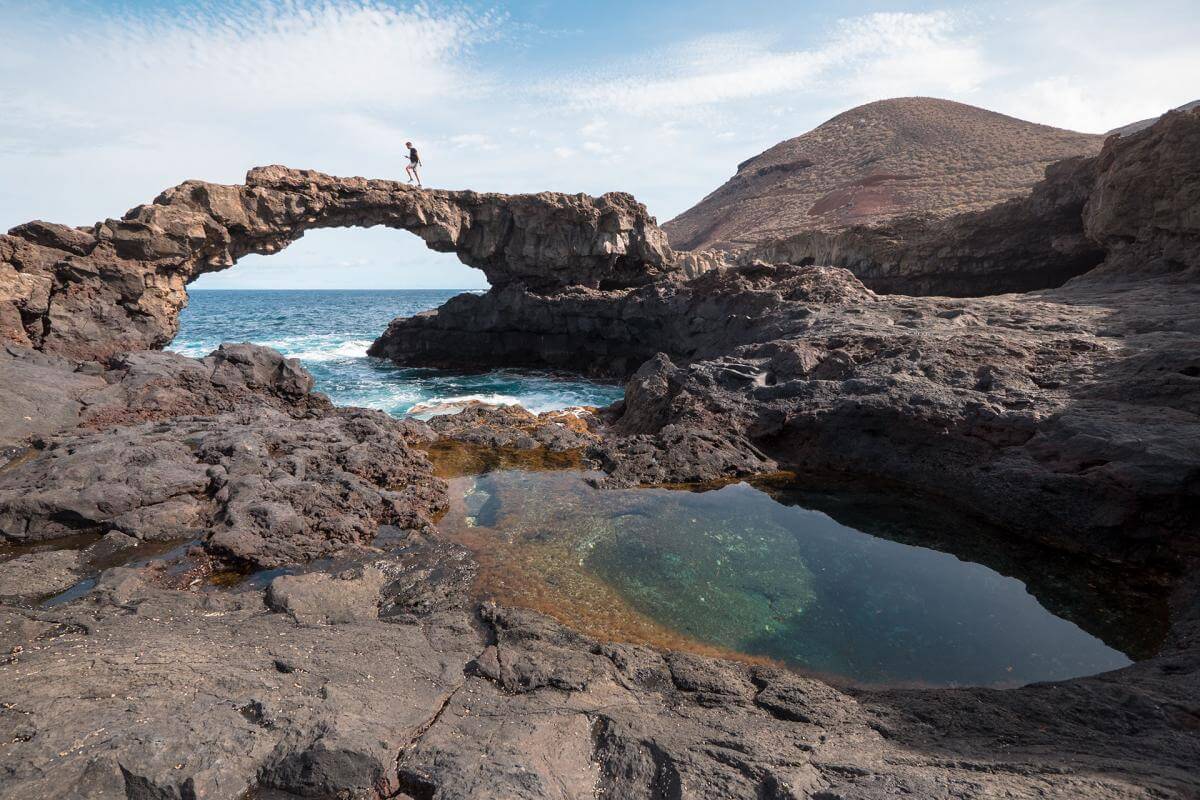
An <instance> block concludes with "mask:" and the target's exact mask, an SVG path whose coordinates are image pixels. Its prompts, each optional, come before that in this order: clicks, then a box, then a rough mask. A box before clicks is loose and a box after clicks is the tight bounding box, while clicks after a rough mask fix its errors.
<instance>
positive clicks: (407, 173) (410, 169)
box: [404, 163, 414, 183]
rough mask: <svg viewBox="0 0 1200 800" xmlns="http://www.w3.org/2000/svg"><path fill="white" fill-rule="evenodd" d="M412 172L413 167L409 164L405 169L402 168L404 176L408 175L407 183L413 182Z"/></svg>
mask: <svg viewBox="0 0 1200 800" xmlns="http://www.w3.org/2000/svg"><path fill="white" fill-rule="evenodd" d="M413 172H414V170H413V165H412V164H411V163H410V164H409V165H408V166H407V167H405V168H404V174H406V175H408V182H409V183H412V182H413Z"/></svg>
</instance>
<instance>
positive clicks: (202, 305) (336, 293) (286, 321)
mask: <svg viewBox="0 0 1200 800" xmlns="http://www.w3.org/2000/svg"><path fill="white" fill-rule="evenodd" d="M461 293H462V290H458V289H397V290H371V291H365V290H286V289H285V290H215V289H210V290H194V291H191V292H189V296H190V302H189V304H188V307H187V308H186V309H184V312H183V314H182V315H181V316H180V326H179V334H178V335H177V336H176V337H175V340H174V341H173V342H172V343H171V344H170V345H169V346H168V348H167V349H169V350H173V351H175V352H177V353H182V354H183V355H188V356H197V357H199V356H205V355H207V354H208V353H210V352H212V351H213V350H215V349H216V348H217V346H218V345H219V344H221V343H222V342H253V343H254V344H261V345H265V346H266V347H272V348H274V349H276V350H278V351H279V352H281V353H283V354H284V355H285V356H290V357H292V358H297V359H299V360H300V361H301V363H303V364H304V366H305V368H306V369H308V371H309V372H311V373H312V374H313V377H315V378H316V381H317V390H318V391H321V392H325V393H326V394H328V395H329V397H330V399H331V400H333V402H334V403H336V404H338V405H344V406H363V407H366V408H378V409H381V410H383V411H386V412H388V413H389V414H392V415H395V416H404V415H405V414H407V413H409V412H410V411H411V410H412V409H413V407H414V406H416V405H418V404H437V405H446V406H451V407H453V406H454V405H455V404H461V403H465V402H468V401H470V400H480V401H483V402H486V403H495V404H501V403H503V404H512V403H517V404H520V405H522V406H524V407H525V408H527V409H529V410H530V411H534V412H542V411H550V410H553V409H559V408H567V407H570V406H580V405H590V406H605V405H608V404H609V403H612V402H613V401H615V400H618V399H620V397H621V395H622V391H621V387H619V386H613V385H609V384H601V383H595V382H593V381H588V380H583V379H581V378H575V377H571V376H564V375H557V374H553V373H549V372H538V371H529V370H494V371H491V372H485V373H481V374H457V373H452V372H446V371H442V370H431V369H411V368H406V367H400V366H397V365H396V364H393V363H391V362H388V361H382V360H380V359H375V358H368V357H367V355H366V351H367V348H368V347H369V346H370V344H371V342H372V341H374V339H375V337H377V336H378V335H379V334H381V333H382V332H383V330H384V329H385V328H386V327H387V324H388V323H389V322H390V321H391V320H392V319H394V318H396V317H402V316H403V317H407V316H412V315H413V314H416V313H418V312H421V311H427V310H429V309H431V308H436V307H438V306H440V305H441V304H442V303H444V302H446V301H447V300H449V299H450V298H451V297H453V296H455V295H457V294H461Z"/></svg>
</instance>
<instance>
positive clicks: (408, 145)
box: [404, 142, 412, 147]
mask: <svg viewBox="0 0 1200 800" xmlns="http://www.w3.org/2000/svg"><path fill="white" fill-rule="evenodd" d="M404 146H405V147H412V142H405V143H404Z"/></svg>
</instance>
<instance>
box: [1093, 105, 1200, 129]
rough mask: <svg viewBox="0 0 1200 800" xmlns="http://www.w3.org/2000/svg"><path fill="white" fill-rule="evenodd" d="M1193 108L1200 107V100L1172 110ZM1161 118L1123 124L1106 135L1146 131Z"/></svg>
mask: <svg viewBox="0 0 1200 800" xmlns="http://www.w3.org/2000/svg"><path fill="white" fill-rule="evenodd" d="M1193 108H1200V100H1193V101H1192V102H1190V103H1184V104H1183V105H1181V106H1179V107H1178V108H1173V109H1171V110H1172V111H1191V110H1192V109H1193ZM1160 119H1162V116H1161V115H1159V116H1157V117H1151V118H1150V119H1143V120H1140V121H1138V122H1131V123H1129V124H1128V125H1122V126H1121V127H1119V128H1113V129H1112V130H1111V131H1109V132H1108V133H1106V134H1105V136H1112V135H1113V134H1116V135H1117V136H1128V135H1129V134H1131V133H1137V132H1138V131H1144V130H1145V129H1146V128H1149V127H1150V126H1151V125H1153V124H1154V123H1156V122H1158V121H1159V120H1160Z"/></svg>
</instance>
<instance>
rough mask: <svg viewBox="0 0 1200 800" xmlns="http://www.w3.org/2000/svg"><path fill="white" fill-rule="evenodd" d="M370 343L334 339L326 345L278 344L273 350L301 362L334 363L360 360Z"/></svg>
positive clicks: (361, 340)
mask: <svg viewBox="0 0 1200 800" xmlns="http://www.w3.org/2000/svg"><path fill="white" fill-rule="evenodd" d="M317 338H319V337H317ZM285 341H286V340H284V342H285ZM371 341H372V340H371V339H350V340H338V339H335V340H332V341H329V342H327V343H326V342H323V343H314V344H315V346H304V345H301V344H300V343H299V342H296V343H290V344H285V343H284V342H280V346H278V347H276V348H275V349H277V350H279V352H281V353H283V354H284V355H286V356H287V357H288V358H298V359H300V360H301V361H335V360H337V359H340V358H362V357H363V356H365V355H366V354H367V348H368V347H370V346H371ZM268 346H274V345H268Z"/></svg>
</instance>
